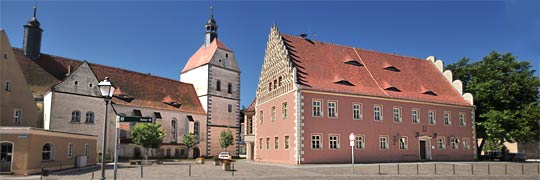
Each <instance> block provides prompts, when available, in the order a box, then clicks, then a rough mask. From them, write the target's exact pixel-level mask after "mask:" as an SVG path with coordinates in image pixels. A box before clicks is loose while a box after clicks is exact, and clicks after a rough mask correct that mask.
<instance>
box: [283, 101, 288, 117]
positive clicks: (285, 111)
mask: <svg viewBox="0 0 540 180" xmlns="http://www.w3.org/2000/svg"><path fill="white" fill-rule="evenodd" d="M281 106H282V112H281V118H282V119H285V118H287V108H288V104H287V102H283V103H282V104H281Z"/></svg>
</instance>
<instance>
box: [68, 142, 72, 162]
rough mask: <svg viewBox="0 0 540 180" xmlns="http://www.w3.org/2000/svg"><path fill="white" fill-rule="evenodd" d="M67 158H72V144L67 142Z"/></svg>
mask: <svg viewBox="0 0 540 180" xmlns="http://www.w3.org/2000/svg"><path fill="white" fill-rule="evenodd" d="M67 158H68V159H71V158H73V144H71V143H68V149H67Z"/></svg>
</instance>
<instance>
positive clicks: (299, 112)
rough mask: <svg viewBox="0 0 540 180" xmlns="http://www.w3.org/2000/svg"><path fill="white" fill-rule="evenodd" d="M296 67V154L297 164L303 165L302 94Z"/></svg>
mask: <svg viewBox="0 0 540 180" xmlns="http://www.w3.org/2000/svg"><path fill="white" fill-rule="evenodd" d="M296 71H297V69H296V67H295V68H294V69H293V77H294V81H295V85H296V149H297V150H296V154H297V157H298V158H297V161H298V162H297V164H301V163H302V126H301V125H302V93H301V90H302V89H301V88H300V86H299V85H298V83H297V79H296V78H297V75H296Z"/></svg>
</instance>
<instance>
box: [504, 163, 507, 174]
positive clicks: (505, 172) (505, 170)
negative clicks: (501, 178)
mask: <svg viewBox="0 0 540 180" xmlns="http://www.w3.org/2000/svg"><path fill="white" fill-rule="evenodd" d="M507 166H508V165H507V164H504V174H508V168H507Z"/></svg>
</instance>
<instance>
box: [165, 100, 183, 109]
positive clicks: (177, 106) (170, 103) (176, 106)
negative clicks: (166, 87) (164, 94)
mask: <svg viewBox="0 0 540 180" xmlns="http://www.w3.org/2000/svg"><path fill="white" fill-rule="evenodd" d="M163 103H165V104H167V105H169V106H173V107H175V108H179V107H180V106H182V103H178V102H174V101H170V102H163Z"/></svg>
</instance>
